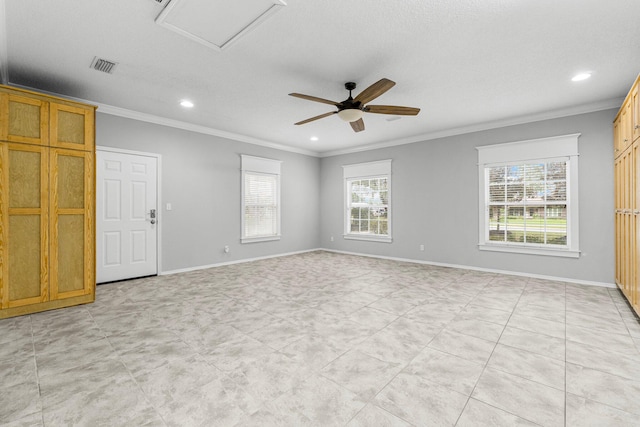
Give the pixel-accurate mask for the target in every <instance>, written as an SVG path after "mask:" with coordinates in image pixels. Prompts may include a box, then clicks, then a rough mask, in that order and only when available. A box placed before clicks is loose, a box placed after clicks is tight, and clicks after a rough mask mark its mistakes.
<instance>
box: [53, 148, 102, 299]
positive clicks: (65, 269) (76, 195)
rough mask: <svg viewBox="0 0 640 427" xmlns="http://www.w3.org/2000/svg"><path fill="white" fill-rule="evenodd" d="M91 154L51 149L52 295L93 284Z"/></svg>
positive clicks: (70, 293)
mask: <svg viewBox="0 0 640 427" xmlns="http://www.w3.org/2000/svg"><path fill="white" fill-rule="evenodd" d="M93 162H94V157H93V153H90V152H83V151H77V150H64V149H51V241H52V245H51V274H50V287H51V298H52V299H62V298H71V297H76V296H81V295H87V294H90V293H92V292H93V288H94V285H95V266H94V264H95V244H94V241H93V240H94V237H93V236H94V221H93V218H94V204H93V197H92V195H93V194H95V191H94V186H95V182H94V178H93V170H94V164H93Z"/></svg>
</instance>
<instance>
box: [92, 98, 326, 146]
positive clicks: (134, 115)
mask: <svg viewBox="0 0 640 427" xmlns="http://www.w3.org/2000/svg"><path fill="white" fill-rule="evenodd" d="M93 104H94V105H96V106H97V107H98V111H99V112H100V113H104V114H109V115H112V116H118V117H124V118H128V119H133V120H139V121H142V122H148V123H154V124H158V125H163V126H169V127H173V128H177V129H182V130H188V131H191V132H196V133H202V134H205V135H213V136H219V137H221V138H226V139H231V140H234V141H239V142H246V143H248V144H254V145H260V146H262V147H269V148H274V149H276V150H281V151H289V152H292V153H297V154H304V155H306V156H312V157H319V156H320V153H318V152H316V151H311V150H305V149H303V148H296V147H291V146H288V145H283V144H278V143H276V142H271V141H266V140H263V139H259V138H254V137H251V136H247V135H242V134H238V133H233V132H227V131H223V130H219V129H214V128H210V127H207V126H201V125H196V124H192V123H187V122H183V121H180V120H174V119H168V118H166V117H160V116H155V115H153V114H147V113H140V112H138V111H133V110H127V109H126V108H120V107H114V106H112V105H107V104H101V103H95V102H94V103H93Z"/></svg>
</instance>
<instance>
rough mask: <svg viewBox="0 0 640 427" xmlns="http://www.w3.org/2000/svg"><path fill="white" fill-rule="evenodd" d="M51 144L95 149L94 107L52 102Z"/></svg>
mask: <svg viewBox="0 0 640 427" xmlns="http://www.w3.org/2000/svg"><path fill="white" fill-rule="evenodd" d="M49 110H50V114H51V119H50V121H51V127H50V145H51V146H52V147H59V148H69V149H72V150H84V151H93V150H94V135H95V132H94V114H95V112H94V109H93V108H92V107H80V106H78V107H72V106H69V105H65V104H57V103H55V102H51V103H50V104H49Z"/></svg>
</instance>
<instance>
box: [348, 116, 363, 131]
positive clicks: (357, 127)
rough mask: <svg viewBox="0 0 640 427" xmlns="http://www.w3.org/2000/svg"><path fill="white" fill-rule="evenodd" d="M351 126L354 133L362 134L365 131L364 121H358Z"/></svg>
mask: <svg viewBox="0 0 640 427" xmlns="http://www.w3.org/2000/svg"><path fill="white" fill-rule="evenodd" d="M350 124H351V127H352V128H353V131H354V132H360V131H363V130H364V121H363V120H362V119H358V120H356V121H355V122H351V123H350Z"/></svg>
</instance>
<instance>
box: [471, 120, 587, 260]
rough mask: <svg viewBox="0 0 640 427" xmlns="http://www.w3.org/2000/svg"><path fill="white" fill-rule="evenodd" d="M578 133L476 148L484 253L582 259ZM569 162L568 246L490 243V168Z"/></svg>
mask: <svg viewBox="0 0 640 427" xmlns="http://www.w3.org/2000/svg"><path fill="white" fill-rule="evenodd" d="M579 136H580V134H579V133H576V134H570V135H561V136H555V137H550V138H540V139H532V140H527V141H517V142H510V143H505V144H495V145H485V146H481V147H476V149H477V150H478V184H479V193H478V194H479V238H478V240H479V243H478V248H479V249H480V250H482V251H495V252H512V253H523V254H530V255H548V256H558V257H569V258H579V257H580V249H579V247H580V245H579V233H578V230H579V225H578V206H579V204H578V137H579ZM554 159H563V160H567V200H566V201H567V244H566V246H562V247H553V245H542V244H533V243H505V242H495V241H490V240H489V218H488V216H489V203H488V199H489V194H488V185H487V180H488V169H487V168H489V167H494V166H500V165H507V164H514V163H532V162H537V161H540V162H549V161H552V160H554Z"/></svg>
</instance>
